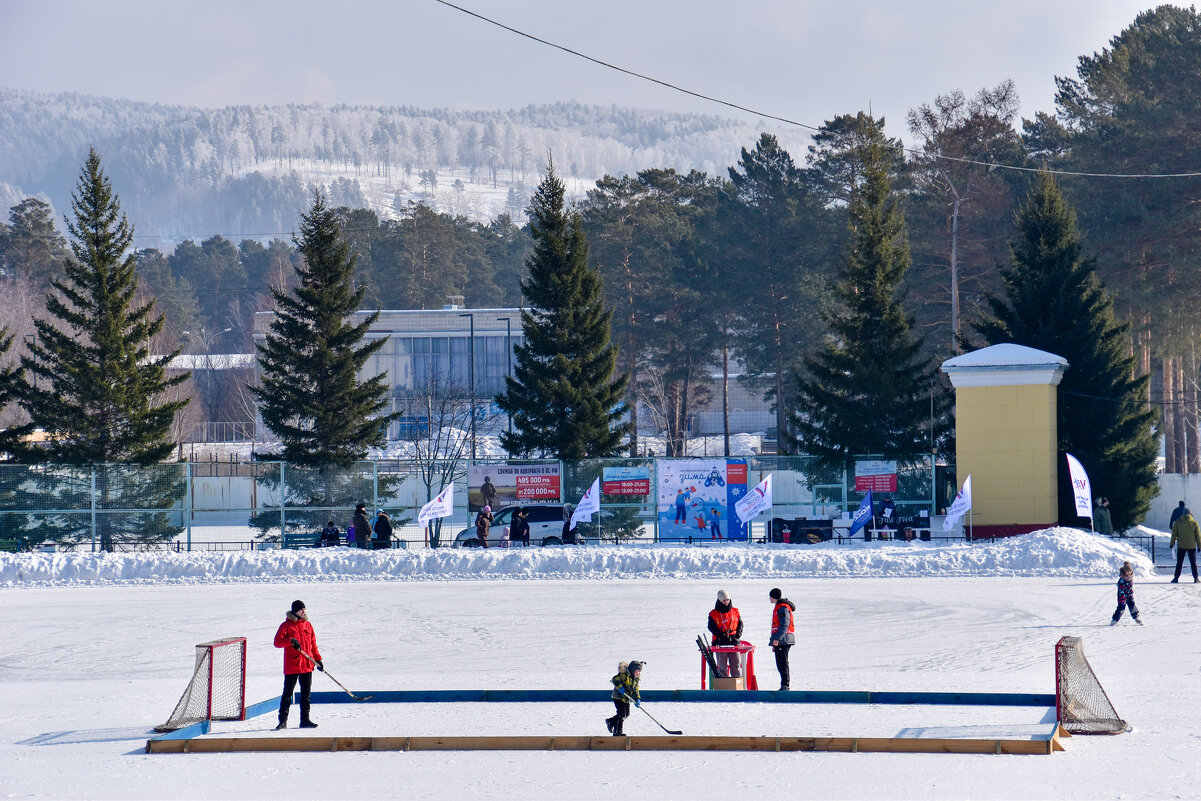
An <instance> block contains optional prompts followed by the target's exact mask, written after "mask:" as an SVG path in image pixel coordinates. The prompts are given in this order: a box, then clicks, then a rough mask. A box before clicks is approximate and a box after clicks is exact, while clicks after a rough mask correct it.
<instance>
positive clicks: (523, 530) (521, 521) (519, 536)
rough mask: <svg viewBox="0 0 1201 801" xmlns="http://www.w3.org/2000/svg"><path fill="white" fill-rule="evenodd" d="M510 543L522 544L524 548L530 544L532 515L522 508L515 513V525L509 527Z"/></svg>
mask: <svg viewBox="0 0 1201 801" xmlns="http://www.w3.org/2000/svg"><path fill="white" fill-rule="evenodd" d="M509 542H511V543H513V544H516V543H519V542H520V543H521V544H522V546H523V547H529V544H530V513H529V512H527V511H526V510H525V507H524V506H522V507H520V508H518V510H517V511H516V512H514V513H513V523H512V525H510V526H509Z"/></svg>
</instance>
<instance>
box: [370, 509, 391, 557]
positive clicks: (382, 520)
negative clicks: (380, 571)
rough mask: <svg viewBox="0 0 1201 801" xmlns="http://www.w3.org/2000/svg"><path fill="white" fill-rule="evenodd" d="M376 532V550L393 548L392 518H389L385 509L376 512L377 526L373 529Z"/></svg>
mask: <svg viewBox="0 0 1201 801" xmlns="http://www.w3.org/2000/svg"><path fill="white" fill-rule="evenodd" d="M371 528H372V529H373V530H374V531H375V543H374V545H375V548H376V549H377V550H378V549H380V548H391V547H392V518H390V517H388V513H387V512H385V511H384V510H383V509H376V510H375V525H374V526H372V527H371Z"/></svg>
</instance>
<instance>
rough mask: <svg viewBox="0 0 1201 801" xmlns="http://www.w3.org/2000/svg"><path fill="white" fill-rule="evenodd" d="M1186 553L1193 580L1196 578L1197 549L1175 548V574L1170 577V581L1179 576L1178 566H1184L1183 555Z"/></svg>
mask: <svg viewBox="0 0 1201 801" xmlns="http://www.w3.org/2000/svg"><path fill="white" fill-rule="evenodd" d="M1185 554H1188V564H1189V567H1191V568H1192V569H1193V581H1196V580H1197V549H1196V548H1177V549H1176V575H1175V576H1173V577H1172V581H1176V580H1177V579H1179V578H1180V568H1182V567H1184V555H1185Z"/></svg>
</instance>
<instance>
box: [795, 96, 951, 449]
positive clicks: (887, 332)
mask: <svg viewBox="0 0 1201 801" xmlns="http://www.w3.org/2000/svg"><path fill="white" fill-rule="evenodd" d="M868 121H869V125H868V129H869V132H870V136H868V137H866V138H865V140H864V141H863V142H862V143H861V144H859V145H857V146H856V148H855V155H856V157H857V160H858V165H857V174H858V178H857V184H856V186H855V187H854V191H853V193H852V194H851V197H850V204H849V206H848V207H847V214H848V218H849V222H850V230H851V245H850V247H849V249H848V251H847V253H846V255H845V257H844V258H843V261H842V265H841V269H840V275H839V280H838V282H837V284H836V285H835V287H834V293H835V296H836V297H837V299H838V300H839V301H840V304H839V305H840V307H841V308H835V309H834V310H832V311H830V312H827V313H826V314H824V315H823V317H824V319H825V321H826V324H827V325H828V326H829V329H830V334H829V336H828V337H827V340H826V342H825V344H824V345H823V346H822V347H821V348H820V349H819V350H818V351H817V352H816V353H814V354H813V355H812V356H808V357H806V359H805V371H806V372H805V374H798V375H797V376H796V378H795V384H796V393H797V399H798V400H797V412H796V413H795V414H794V415H793V417H792V421H791V422H792V431H793V434H792V436H791V439H792V440H793V445H794V446H795V447H797V448H798V449H799V451H800V452H801V453H804V454H807V455H810V456H815V457H818V459H819V461H820V462H821V464H822V465H824V466H825V467H828V468H843V467H849V462H850V458H851V457H852V456H853V455H855V454H880V455H883V456H885V457H888V458H904V457H908V456H912V455H914V454H917V453H928V452H930V449H931V447H932V445H934V444H935V443H934V442H932V439H933V438H935V437H936V436H937V432H932V431H931V430H930V427H931V425H932V424H934V422H935V421H939V420H941V419H943V418H944V417H945V408H946V401H945V395H944V394H943V393H941V392H939V391H938V390H937V388H936V386H935V384H936V380H937V373H936V367H935V365H934V364H933V362H932V361H931V360H930V358H929V357H923V356H922V355H921V351H922V347H923V342H922V340H921V338H919V337H916V336H914V334H913V333H912V331H911V330H910V328H911V325H912V320H911V318H910V317H909V315H908V314H907V313H906V312H905V309H904V307H903V301H904V297H905V290H904V281H905V274H906V272H907V271H908V269H909V244H908V242H907V241H906V236H905V220H904V216H903V215H902V213H901V210H900V208H899V207H898V204H897V199H896V197H895V195H894V194H893V192H892V166H893V165H894V164H895V160H894V159H893V158H892V148H891V147H890V146H889V143H888V142H887V140H886V139H885V137H884V130H883V124H882V123H876V122H874V121H871V120H870V118H868ZM931 404H934V407H935V410H934V415H933V417H934V421H932V419H931Z"/></svg>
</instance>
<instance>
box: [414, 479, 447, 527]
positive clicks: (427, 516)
mask: <svg viewBox="0 0 1201 801" xmlns="http://www.w3.org/2000/svg"><path fill="white" fill-rule="evenodd" d="M454 505H455V485H454V484H451V485H450V486H449V487H447V488H446V489H444V490H442V491H441V492H439V493H438V497H437V498H434V499H433V500H432V501H430V502H429V503H427V504H426V505H425V506H423V507H421V512H419V513H418V515H417V524H418V525H421V526H424V525H425V524H426V523H428V522H429V521H431V520H433V519H434V518H437V517H450V516H451V514H453V513H454Z"/></svg>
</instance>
